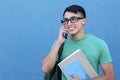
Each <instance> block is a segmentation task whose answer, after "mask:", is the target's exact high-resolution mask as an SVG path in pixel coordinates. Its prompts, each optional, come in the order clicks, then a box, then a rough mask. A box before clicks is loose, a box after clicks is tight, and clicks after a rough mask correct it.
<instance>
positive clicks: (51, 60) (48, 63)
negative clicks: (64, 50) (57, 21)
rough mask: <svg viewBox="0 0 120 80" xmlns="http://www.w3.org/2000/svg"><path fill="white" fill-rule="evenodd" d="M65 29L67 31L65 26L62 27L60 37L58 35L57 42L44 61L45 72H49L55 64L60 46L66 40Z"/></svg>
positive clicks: (43, 68)
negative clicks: (64, 36)
mask: <svg viewBox="0 0 120 80" xmlns="http://www.w3.org/2000/svg"><path fill="white" fill-rule="evenodd" d="M63 31H65V29H64V27H61V29H60V32H59V37H58V40H57V42H56V44H55V45H54V47H53V48H52V49H51V51H50V52H49V54H48V55H47V56H46V57H45V58H44V59H43V61H42V71H43V72H44V73H49V72H50V71H51V70H52V69H53V67H54V65H55V62H56V57H57V54H58V51H59V48H60V46H61V45H62V43H63V42H64V41H65V38H63V36H62V33H63Z"/></svg>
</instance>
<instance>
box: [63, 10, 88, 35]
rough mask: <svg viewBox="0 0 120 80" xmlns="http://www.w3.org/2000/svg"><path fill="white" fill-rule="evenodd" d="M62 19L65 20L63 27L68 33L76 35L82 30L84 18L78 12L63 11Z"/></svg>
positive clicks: (84, 22)
mask: <svg viewBox="0 0 120 80" xmlns="http://www.w3.org/2000/svg"><path fill="white" fill-rule="evenodd" d="M64 20H65V21H66V23H65V21H64V27H65V29H66V31H67V32H68V33H69V34H71V35H76V34H79V33H82V32H84V25H85V24H86V19H85V18H82V16H80V14H79V13H78V14H75V13H72V12H65V15H64Z"/></svg>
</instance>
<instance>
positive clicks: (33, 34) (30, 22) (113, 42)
mask: <svg viewBox="0 0 120 80" xmlns="http://www.w3.org/2000/svg"><path fill="white" fill-rule="evenodd" d="M119 3H120V1H119V0H51V1H50V0H0V80H43V75H44V74H43V72H42V71H41V61H42V59H43V58H44V57H45V56H46V55H47V53H48V52H49V50H50V47H51V45H52V43H53V42H54V40H55V39H56V38H57V35H58V31H59V27H60V26H62V25H61V23H60V20H61V19H62V13H63V10H64V9H65V7H67V6H69V5H71V4H79V5H82V6H83V7H84V8H85V10H86V13H87V18H88V23H87V25H86V27H85V30H86V32H87V33H90V34H94V35H96V36H98V37H100V38H102V39H104V40H105V41H106V42H107V44H108V46H109V48H110V51H111V56H112V58H113V64H114V68H115V80H119V74H120V69H119V66H120V61H119V59H120V51H119V50H120V40H119V38H120V23H119V22H120V10H119V8H120V5H119Z"/></svg>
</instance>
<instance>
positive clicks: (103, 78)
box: [92, 75, 114, 80]
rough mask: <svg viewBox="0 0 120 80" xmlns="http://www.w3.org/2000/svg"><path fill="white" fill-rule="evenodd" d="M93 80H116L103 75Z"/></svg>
mask: <svg viewBox="0 0 120 80" xmlns="http://www.w3.org/2000/svg"><path fill="white" fill-rule="evenodd" d="M92 80H114V77H113V76H110V75H103V76H99V77H96V78H94V79H92Z"/></svg>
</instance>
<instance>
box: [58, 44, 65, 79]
mask: <svg viewBox="0 0 120 80" xmlns="http://www.w3.org/2000/svg"><path fill="white" fill-rule="evenodd" d="M63 48H64V43H63V44H62V45H61V47H60V49H59V52H58V60H57V64H58V63H59V62H61V55H62V52H63ZM57 66H58V65H57ZM57 76H58V79H57V80H62V71H61V69H60V68H59V67H58V72H57Z"/></svg>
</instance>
